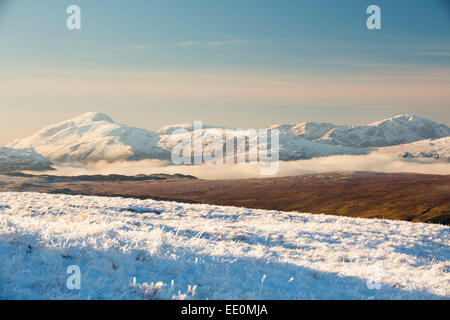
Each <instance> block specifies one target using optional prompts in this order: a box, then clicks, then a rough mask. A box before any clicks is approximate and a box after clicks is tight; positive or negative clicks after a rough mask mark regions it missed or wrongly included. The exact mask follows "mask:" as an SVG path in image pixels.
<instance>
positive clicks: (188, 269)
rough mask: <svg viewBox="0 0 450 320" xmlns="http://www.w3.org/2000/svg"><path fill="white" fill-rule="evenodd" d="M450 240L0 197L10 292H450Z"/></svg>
mask: <svg viewBox="0 0 450 320" xmlns="http://www.w3.org/2000/svg"><path fill="white" fill-rule="evenodd" d="M449 245H450V228H449V227H445V226H441V225H428V224H419V223H409V222H398V221H387V220H367V219H354V218H346V217H337V216H325V215H311V214H304V213H294V212H291V213H286V212H276V211H264V210H253V209H245V208H235V207H220V206H210V205H197V204H180V203H174V202H161V201H153V200H145V201H140V200H135V199H126V198H102V197H87V196H67V195H50V194H36V193H0V298H7V299H18V298H26V299H29V298H33V299H42V298H43V299H48V298H50V299H55V298H56V299H61V298H75V299H78V298H81V299H106V298H113V299H148V298H151V299H158V298H162V299H172V298H187V299H189V298H194V299H206V298H209V299H233V298H238V299H241V298H242V299H372V298H375V299H394V298H395V299H403V298H405V299H416V298H425V299H427V298H431V299H436V298H437V299H440V298H444V299H448V298H450V250H449ZM69 265H78V266H80V268H81V272H82V287H81V290H79V291H76V290H74V291H71V290H68V289H67V288H66V279H67V276H68V275H67V274H66V268H67V267H68V266H69ZM373 266H376V268H375V269H374V268H373ZM374 270H378V272H374ZM264 275H265V277H264ZM134 278H135V279H134ZM263 278H264V281H262V279H263ZM368 281H369V282H371V281H372V282H371V283H373V281H379V283H380V286H381V288H380V289H369V287H368V286H367V283H368Z"/></svg>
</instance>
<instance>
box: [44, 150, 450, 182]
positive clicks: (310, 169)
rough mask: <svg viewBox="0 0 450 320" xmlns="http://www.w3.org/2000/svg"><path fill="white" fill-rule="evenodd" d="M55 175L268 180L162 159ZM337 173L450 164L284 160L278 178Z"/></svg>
mask: <svg viewBox="0 0 450 320" xmlns="http://www.w3.org/2000/svg"><path fill="white" fill-rule="evenodd" d="M56 169H57V170H56V171H49V172H45V173H46V174H51V175H67V176H71V175H92V174H123V175H137V174H152V173H167V174H175V173H181V174H189V175H193V176H196V177H198V178H201V179H237V178H264V177H268V176H261V170H260V169H261V167H260V164H237V165H208V164H203V165H192V166H170V165H168V164H167V162H164V161H160V160H143V161H133V162H118V163H106V162H98V163H95V164H93V165H89V166H57V167H56ZM334 171H377V172H410V173H424V174H450V163H449V162H441V161H436V160H428V159H420V160H419V159H403V158H400V157H398V156H394V155H390V154H370V155H362V156H351V155H344V156H331V157H321V158H314V159H309V160H297V161H280V169H279V171H278V173H277V174H276V176H279V177H282V176H294V175H301V174H309V173H323V172H334Z"/></svg>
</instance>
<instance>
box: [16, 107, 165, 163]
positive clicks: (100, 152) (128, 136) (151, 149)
mask: <svg viewBox="0 0 450 320" xmlns="http://www.w3.org/2000/svg"><path fill="white" fill-rule="evenodd" d="M158 141H159V134H158V133H155V132H151V131H148V130H144V129H139V128H134V127H129V126H126V125H122V124H118V123H116V122H114V121H113V120H112V119H111V118H110V117H108V116H107V115H105V114H103V113H95V112H89V113H85V114H82V115H80V116H78V117H76V118H74V119H71V120H67V121H64V122H61V123H58V124H56V125H53V126H49V127H46V128H44V129H42V130H41V131H39V132H37V133H36V134H33V135H31V136H28V137H25V138H20V139H17V140H15V141H13V142H12V143H10V144H8V145H7V146H8V147H11V148H34V150H35V151H36V152H38V153H40V154H42V155H43V156H44V157H46V158H47V159H51V160H53V161H57V162H95V161H101V160H104V161H108V162H113V161H118V160H141V159H148V158H151V159H168V158H170V153H169V152H168V151H167V150H164V149H162V148H160V147H158Z"/></svg>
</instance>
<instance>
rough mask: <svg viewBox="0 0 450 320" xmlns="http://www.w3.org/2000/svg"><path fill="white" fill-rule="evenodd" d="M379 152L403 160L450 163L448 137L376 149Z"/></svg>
mask: <svg viewBox="0 0 450 320" xmlns="http://www.w3.org/2000/svg"><path fill="white" fill-rule="evenodd" d="M378 151H379V152H383V153H391V154H397V155H399V156H401V157H403V158H431V159H439V160H447V161H450V137H445V138H440V139H426V140H420V141H416V142H413V143H408V144H401V145H397V146H390V147H384V148H380V149H378Z"/></svg>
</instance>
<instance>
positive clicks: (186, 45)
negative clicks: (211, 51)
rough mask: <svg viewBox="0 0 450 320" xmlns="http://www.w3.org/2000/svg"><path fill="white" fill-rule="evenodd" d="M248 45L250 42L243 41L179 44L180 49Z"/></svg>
mask: <svg viewBox="0 0 450 320" xmlns="http://www.w3.org/2000/svg"><path fill="white" fill-rule="evenodd" d="M245 43H248V40H242V39H232V40H219V41H207V42H199V41H182V42H178V46H180V47H184V48H187V47H205V48H207V47H225V46H233V45H240V44H245Z"/></svg>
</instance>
